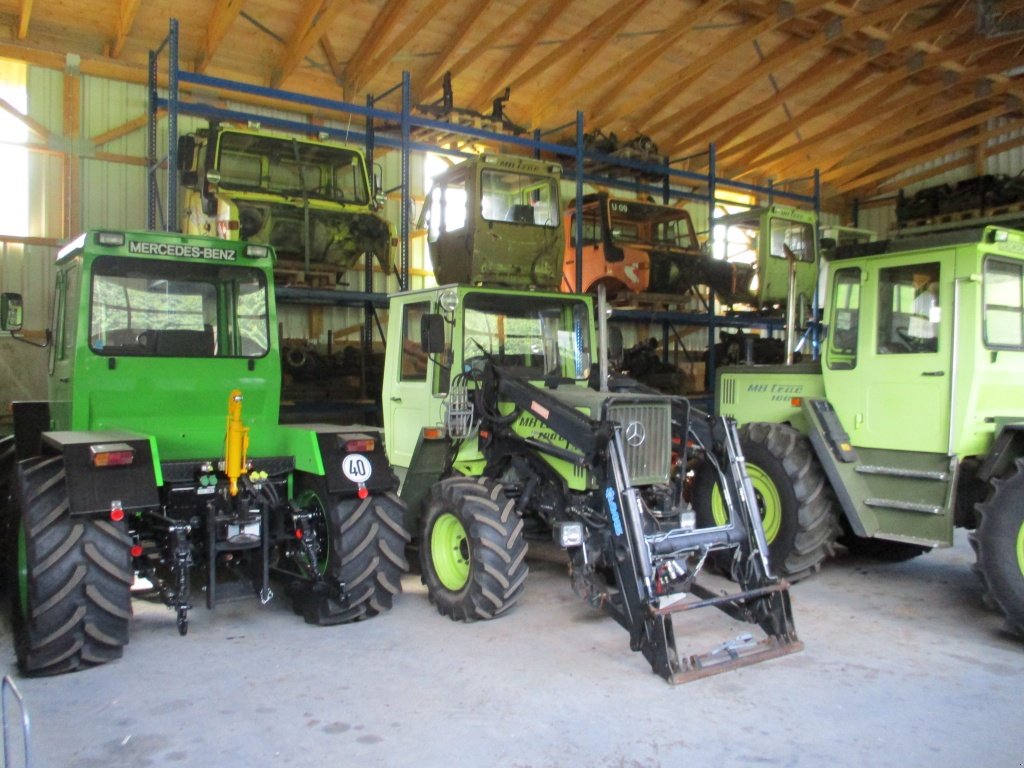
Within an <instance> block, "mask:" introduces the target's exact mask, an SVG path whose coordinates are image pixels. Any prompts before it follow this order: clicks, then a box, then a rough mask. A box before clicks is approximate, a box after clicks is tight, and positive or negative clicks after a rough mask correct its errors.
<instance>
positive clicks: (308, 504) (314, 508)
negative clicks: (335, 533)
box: [295, 491, 331, 576]
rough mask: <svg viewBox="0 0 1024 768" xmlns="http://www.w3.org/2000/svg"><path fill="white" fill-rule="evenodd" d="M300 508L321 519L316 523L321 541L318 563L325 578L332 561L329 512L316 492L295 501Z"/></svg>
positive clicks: (319, 570) (302, 495) (307, 492)
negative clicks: (315, 513) (313, 513)
mask: <svg viewBox="0 0 1024 768" xmlns="http://www.w3.org/2000/svg"><path fill="white" fill-rule="evenodd" d="M295 501H296V503H297V504H298V505H299V507H300V508H302V509H306V510H309V511H311V512H317V513H319V515H320V519H319V520H318V521H316V523H315V524H314V527H315V528H316V534H317V538H318V539H319V542H318V544H319V547H320V554H319V559H318V562H317V572H318V573H319V574H320V575H321V576H323V575H324V574H325V573H327V567H328V564H329V562H330V559H331V542H330V531H329V529H328V527H327V511H326V510H325V509H324V502H323V499H321V498H320V495H319V494H318V493H317V492H316V491H305V492H303V493H302V494H301V495H300V496H299V498H298V499H296V500H295Z"/></svg>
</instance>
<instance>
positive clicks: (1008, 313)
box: [982, 257, 1024, 349]
mask: <svg viewBox="0 0 1024 768" xmlns="http://www.w3.org/2000/svg"><path fill="white" fill-rule="evenodd" d="M983 279H984V282H983V286H984V287H983V292H984V304H985V306H984V315H983V318H984V319H983V324H982V330H983V333H984V340H985V346H986V347H991V348H998V349H1024V264H1022V263H1021V262H1018V261H1006V260H1004V259H997V258H992V257H990V258H987V259H986V260H985V267H984V278H983Z"/></svg>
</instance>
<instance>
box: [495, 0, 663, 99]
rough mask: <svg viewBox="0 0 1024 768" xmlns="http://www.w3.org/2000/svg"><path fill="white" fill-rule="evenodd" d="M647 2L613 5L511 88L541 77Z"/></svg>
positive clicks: (639, 1) (532, 68) (629, 0)
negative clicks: (581, 46)
mask: <svg viewBox="0 0 1024 768" xmlns="http://www.w3.org/2000/svg"><path fill="white" fill-rule="evenodd" d="M644 2H647V0H626V1H625V2H624V3H622V4H621V5H620V4H614V3H613V4H612V6H611V7H610V8H609V9H608V10H606V11H605V12H604V13H602V14H601V15H600V16H598V17H597V18H596V19H594V20H593V21H591V22H590V23H589V24H587V26H585V27H584V28H583V29H581V30H580V31H579V32H577V33H576V34H574V35H573V36H572V37H570V38H569V39H568V40H566V41H565V42H564V43H561V44H560V45H558V46H557V47H555V49H554V50H553V51H551V52H550V53H549V54H548V55H547V56H544V57H543V58H542V59H541V60H540V61H538V62H537V63H535V64H534V65H533V66H531V67H530V68H529V69H527V70H526V71H525V72H523V73H521V74H519V75H517V76H516V77H515V79H513V80H512V82H511V83H509V87H510V88H513V89H514V88H516V87H518V86H520V85H522V84H523V83H529V82H532V81H533V80H535V79H537V78H538V77H541V76H542V75H543V74H544V73H545V72H547V71H548V70H549V69H550V68H551V67H552V66H554V65H555V64H557V63H558V62H559V61H561V60H562V59H564V58H566V57H567V56H569V55H570V54H571V53H572V52H573V51H574V50H576V48H577V46H579V45H581V44H583V43H585V42H586V41H587V40H589V39H590V38H591V37H592V36H595V35H596V36H601V35H603V34H604V32H605V31H606V30H607V29H608V28H609V27H611V26H612V25H613V24H615V23H618V21H619V20H620V19H623V18H625V17H626V16H627V15H628V14H629V13H632V12H633V11H634V9H635V8H637V7H639V6H640V5H641V4H643V3H644Z"/></svg>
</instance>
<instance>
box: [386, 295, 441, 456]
mask: <svg viewBox="0 0 1024 768" xmlns="http://www.w3.org/2000/svg"><path fill="white" fill-rule="evenodd" d="M430 307H431V302H430V300H429V299H427V298H424V299H422V300H419V301H410V302H408V303H403V304H401V305H400V312H396V311H395V310H396V309H398V308H399V307H397V306H395V305H394V304H393V305H392V311H391V320H390V321H389V322H397V323H400V333H395V332H392V331H390V330H389V334H388V346H389V347H391V346H392V345H400V349H401V352H400V353H399V354H394V353H393V352H392V350H391V349H389V350H388V353H387V355H386V358H385V371H384V390H383V392H382V401H383V402H382V405H383V408H384V440H385V442H386V444H387V452H388V459H389V460H390V461H391V463H392V464H394V465H395V466H396V467H403V468H404V467H408V466H409V463H410V462H411V461H412V454H413V451H414V450H415V448H416V441H417V440H418V439H419V436H420V431H421V430H422V429H423V427H425V426H436V425H438V424H439V423H440V409H441V405H440V403H441V398H442V397H443V392H446V391H447V382H446V381H445V382H441V381H440V380H439V379H440V378H441V377H442V374H443V373H444V371H443V370H442V367H441V366H440V365H439V364H438V361H437V360H436V359H431V357H428V355H427V354H426V353H425V352H424V351H423V347H422V345H421V338H420V325H421V321H422V319H423V317H424V316H425V315H426V314H428V313H429V312H430V311H431V308H430ZM449 334H450V331H447V330H446V337H449V338H450V336H449ZM444 378H447V377H444Z"/></svg>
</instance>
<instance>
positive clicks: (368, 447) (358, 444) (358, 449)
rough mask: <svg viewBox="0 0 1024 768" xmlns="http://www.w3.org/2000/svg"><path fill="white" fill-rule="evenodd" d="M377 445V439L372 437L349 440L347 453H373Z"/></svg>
mask: <svg viewBox="0 0 1024 768" xmlns="http://www.w3.org/2000/svg"><path fill="white" fill-rule="evenodd" d="M376 447H377V441H376V440H374V439H373V438H372V437H361V438H358V439H356V440H347V441H346V442H345V452H346V453H372V452H373V449H374V448H376Z"/></svg>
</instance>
